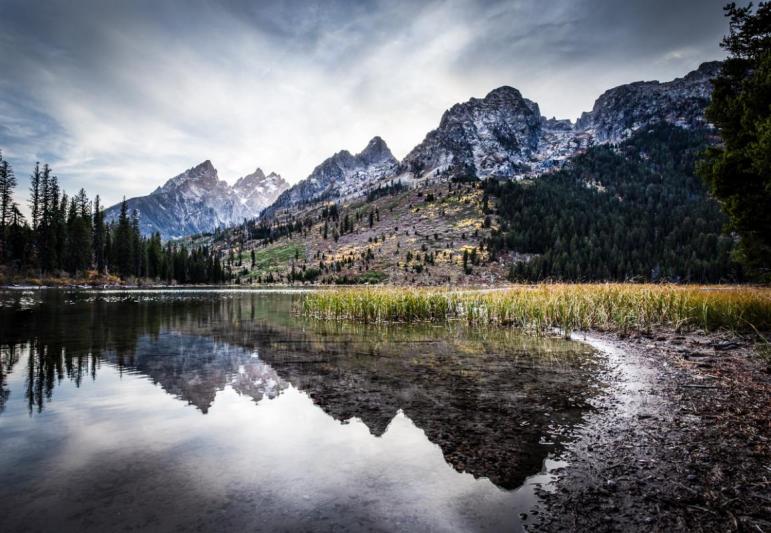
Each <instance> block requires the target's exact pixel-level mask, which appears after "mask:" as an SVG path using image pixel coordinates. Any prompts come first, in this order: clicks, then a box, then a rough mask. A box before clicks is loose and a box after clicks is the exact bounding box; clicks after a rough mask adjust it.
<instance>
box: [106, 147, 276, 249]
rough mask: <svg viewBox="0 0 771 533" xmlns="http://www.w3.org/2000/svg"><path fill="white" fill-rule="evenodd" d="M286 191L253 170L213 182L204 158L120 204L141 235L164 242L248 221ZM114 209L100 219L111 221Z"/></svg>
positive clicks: (214, 177) (210, 167)
mask: <svg viewBox="0 0 771 533" xmlns="http://www.w3.org/2000/svg"><path fill="white" fill-rule="evenodd" d="M287 187H288V184H287V182H286V181H285V180H284V179H283V178H282V177H281V176H280V175H278V174H276V173H275V172H271V173H269V174H268V175H267V176H266V175H265V174H264V172H263V171H262V169H260V168H257V169H256V170H255V172H253V173H252V174H247V175H246V176H242V177H241V178H239V179H238V180H236V182H235V183H234V184H233V186H231V185H229V184H228V183H227V182H226V181H224V180H221V179H219V175H218V173H217V169H216V168H215V167H214V165H213V164H212V162H211V161H210V160H209V159H206V160H205V161H203V162H201V163H199V164H198V165H195V166H193V167H191V168H189V169H187V170H186V171H184V172H182V173H180V174H178V175H176V176H174V177H173V178H170V179H169V180H167V181H166V183H164V184H163V185H161V186H159V187H157V188H156V189H155V190H154V191H153V192H151V193H150V194H148V195H145V196H138V197H133V198H129V199H127V200H126V203H127V206H128V209H129V212H131V211H133V210H136V211H137V212H138V214H139V226H140V231H141V232H142V234H144V235H149V234H152V233H156V232H157V233H160V234H161V237H162V238H163V239H164V240H169V239H175V238H180V237H184V236H187V235H192V234H196V233H207V232H212V231H214V230H216V229H217V228H223V227H229V226H233V225H235V224H239V223H242V222H243V221H244V220H248V219H250V218H254V217H255V216H257V215H258V214H259V212H260V210H262V209H263V208H264V207H266V206H267V205H269V204H270V203H272V202H273V201H274V200H275V198H276V197H277V196H278V195H279V194H280V193H281V192H282V191H283V190H284V189H286V188H287ZM119 214H120V204H116V205H113V206H111V207H109V208H108V209H106V210H105V220H106V221H107V222H111V221H114V220H116V219H117V218H118V216H119Z"/></svg>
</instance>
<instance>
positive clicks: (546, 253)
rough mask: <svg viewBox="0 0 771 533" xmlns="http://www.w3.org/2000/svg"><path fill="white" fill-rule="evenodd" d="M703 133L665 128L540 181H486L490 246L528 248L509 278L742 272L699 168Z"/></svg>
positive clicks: (729, 276) (697, 277)
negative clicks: (495, 219)
mask: <svg viewBox="0 0 771 533" xmlns="http://www.w3.org/2000/svg"><path fill="white" fill-rule="evenodd" d="M705 135H706V134H705V132H700V131H689V130H684V129H682V128H678V127H674V126H668V125H660V126H656V127H653V128H649V129H646V130H645V131H642V132H640V133H638V134H636V135H635V136H634V137H632V138H631V139H629V140H628V141H626V142H624V143H623V144H621V145H618V146H601V147H596V148H592V149H590V150H589V151H588V152H587V153H585V154H583V155H581V156H579V157H577V158H575V159H574V160H573V161H572V162H571V163H569V164H568V165H567V166H566V167H565V168H564V169H563V170H560V171H558V172H555V173H553V174H547V175H544V176H541V177H539V178H538V179H536V180H532V181H524V182H503V183H501V182H497V181H488V182H486V184H485V192H486V195H487V196H489V197H491V198H495V199H496V202H495V205H496V207H497V214H498V215H499V216H500V228H499V229H498V230H495V231H493V234H492V236H491V237H490V238H489V239H488V240H487V243H486V245H487V248H488V250H489V251H490V252H491V253H492V254H493V255H494V256H495V255H500V254H501V253H503V252H504V251H511V252H518V253H520V254H523V255H520V257H519V259H521V260H520V261H517V262H515V263H514V265H513V266H512V268H511V272H510V278H511V280H513V281H537V280H543V279H556V280H571V281H575V280H586V281H590V280H618V281H624V280H638V281H643V280H648V281H659V280H670V281H686V282H717V281H721V280H738V279H741V277H742V272H741V270H740V268H739V266H738V265H737V264H736V263H735V262H734V261H733V260H732V257H731V252H732V250H733V249H734V245H735V243H734V239H733V238H732V237H731V236H730V235H727V234H725V232H724V228H725V226H726V223H727V218H726V216H725V215H724V214H723V213H722V212H721V210H720V207H719V206H718V204H717V202H715V201H714V200H713V199H712V198H710V197H709V196H708V194H707V191H706V190H705V187H704V185H703V183H702V182H701V180H700V179H699V178H698V177H696V175H695V172H694V165H695V163H696V162H697V161H698V160H699V158H700V157H701V155H702V154H703V152H704V149H705V148H706V147H707V146H708V142H707V139H706V137H705ZM485 205H487V201H486V202H485Z"/></svg>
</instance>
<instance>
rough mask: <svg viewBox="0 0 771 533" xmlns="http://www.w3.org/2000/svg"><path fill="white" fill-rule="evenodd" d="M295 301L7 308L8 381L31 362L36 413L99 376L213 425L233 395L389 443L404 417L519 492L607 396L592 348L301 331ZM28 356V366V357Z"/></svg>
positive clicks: (464, 336) (407, 331) (345, 327)
mask: <svg viewBox="0 0 771 533" xmlns="http://www.w3.org/2000/svg"><path fill="white" fill-rule="evenodd" d="M299 297H300V296H298V295H296V294H270V293H256V292H192V291H190V292H185V291H178V292H166V293H161V292H123V293H121V292H107V291H105V292H65V291H41V292H40V293H39V294H35V295H32V296H30V295H27V294H23V293H12V294H6V295H4V297H3V298H4V300H3V302H4V305H3V306H2V308H0V319H1V323H2V326H0V327H2V329H1V330H0V346H1V348H0V390H1V391H2V392H1V393H0V410H2V408H3V405H4V403H5V401H6V400H7V398H8V394H9V391H8V388H7V387H6V385H5V379H6V376H7V375H8V374H9V373H10V372H11V371H12V369H13V368H14V366H15V365H17V364H19V362H20V361H22V360H24V359H26V362H27V365H28V366H27V386H26V395H27V401H28V404H29V409H30V413H32V414H34V413H37V412H41V411H42V410H43V409H44V408H45V405H46V404H47V403H48V402H52V401H55V388H56V385H57V383H60V382H61V381H62V380H65V379H66V380H71V381H73V382H74V383H75V384H76V385H80V383H81V382H82V381H83V380H84V379H97V376H98V373H99V368H100V367H101V365H104V364H109V365H111V366H112V367H115V368H117V369H118V370H119V371H120V372H122V373H123V372H129V373H136V374H141V375H144V376H147V378H148V379H149V380H151V381H152V382H153V383H154V384H156V385H158V386H160V387H161V388H162V389H163V390H164V391H165V392H166V393H168V394H170V395H173V396H174V397H176V398H179V399H180V400H183V401H185V402H188V403H189V404H191V405H194V406H195V407H196V408H197V409H199V410H200V411H201V413H203V414H206V413H207V412H208V411H209V409H210V408H211V406H212V404H213V402H214V401H215V396H216V394H217V392H218V391H222V390H223V389H225V388H226V387H229V388H232V389H233V390H234V391H236V392H238V393H239V394H242V395H244V396H248V397H250V398H252V399H254V401H255V402H260V401H262V400H263V399H266V398H268V399H269V398H275V397H277V396H278V395H279V394H281V391H282V390H285V389H286V387H287V386H289V385H290V384H291V386H293V387H295V388H297V389H299V390H301V391H303V392H305V393H307V394H308V395H309V396H310V397H311V398H312V399H313V401H314V403H316V404H317V405H319V406H320V407H321V408H322V409H324V411H326V412H327V413H328V414H329V415H330V416H332V417H334V418H335V419H337V420H340V421H347V420H350V419H352V418H357V419H360V420H362V421H363V422H364V423H365V424H366V425H367V427H368V428H369V430H370V433H371V434H372V435H374V436H381V435H382V434H383V433H384V432H385V431H386V428H387V427H388V425H389V423H390V422H391V421H392V419H393V418H394V416H396V414H397V413H398V412H399V411H402V412H403V413H404V414H405V415H406V416H407V417H408V418H410V419H411V420H412V421H413V422H414V423H415V424H416V425H417V426H418V427H419V428H421V429H422V430H423V431H424V432H425V434H426V436H427V437H428V439H429V440H430V441H432V442H434V443H435V444H438V445H439V446H440V447H441V449H442V452H443V454H444V456H445V460H446V461H447V462H448V463H450V464H451V465H453V467H454V468H455V469H456V470H458V471H459V472H470V473H472V474H473V475H474V476H476V477H487V478H489V479H490V480H492V481H493V482H494V483H495V484H497V485H498V486H500V487H502V488H507V489H512V488H515V487H518V486H520V485H521V484H522V482H523V481H524V480H525V478H526V477H527V476H530V475H533V474H535V473H537V472H538V471H539V470H540V469H541V466H542V464H543V461H544V458H545V457H547V455H548V454H550V453H553V452H554V451H555V450H557V449H559V447H560V446H561V445H562V443H563V442H564V440H565V438H566V437H567V436H568V435H569V432H570V428H571V427H572V426H573V425H574V424H575V423H577V422H578V421H579V420H580V418H581V416H582V415H583V413H585V412H586V411H587V409H589V407H588V400H589V399H590V398H591V397H592V396H593V395H594V394H596V392H597V389H598V387H600V386H601V385H600V384H599V383H597V382H596V381H595V380H594V378H593V377H592V376H593V375H596V370H597V367H598V365H601V364H603V361H602V360H601V359H599V358H598V357H596V356H594V355H593V354H592V353H591V351H590V350H589V349H588V348H587V347H586V346H584V345H582V344H578V343H572V342H567V341H564V340H561V339H544V338H532V337H527V336H523V335H519V334H517V333H516V332H513V331H506V330H485V329H477V330H469V329H465V328H463V327H460V326H447V327H431V326H426V325H422V326H421V325H417V326H415V325H413V326H406V325H402V326H392V327H376V326H371V325H370V326H365V325H356V324H349V323H335V322H318V321H312V320H304V319H300V318H299V317H296V316H294V315H293V314H292V313H291V309H292V306H293V304H294V303H295V302H296V301H297V299H298V298H299ZM23 353H28V357H26V358H24V357H22V354H23Z"/></svg>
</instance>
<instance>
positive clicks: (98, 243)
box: [93, 194, 107, 274]
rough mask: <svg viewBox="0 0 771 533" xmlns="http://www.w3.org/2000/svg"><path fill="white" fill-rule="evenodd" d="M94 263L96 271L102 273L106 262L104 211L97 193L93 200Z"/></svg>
mask: <svg viewBox="0 0 771 533" xmlns="http://www.w3.org/2000/svg"><path fill="white" fill-rule="evenodd" d="M93 235H94V236H93V248H94V263H95V264H96V271H97V272H99V273H100V274H104V272H105V270H106V268H107V264H106V261H105V237H106V228H105V226H104V212H103V211H102V206H101V205H100V200H99V195H98V194H97V195H96V199H95V200H94V233H93Z"/></svg>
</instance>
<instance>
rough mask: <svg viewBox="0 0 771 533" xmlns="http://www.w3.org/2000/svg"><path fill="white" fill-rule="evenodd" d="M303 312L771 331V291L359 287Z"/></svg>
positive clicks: (531, 325) (368, 318)
mask: <svg viewBox="0 0 771 533" xmlns="http://www.w3.org/2000/svg"><path fill="white" fill-rule="evenodd" d="M302 313H303V314H305V315H306V316H312V317H317V318H324V319H347V320H357V321H362V322H412V321H426V322H440V321H447V320H463V321H467V322H468V323H470V324H473V325H486V324H494V325H508V326H514V327H521V328H524V329H528V330H532V331H535V332H539V333H540V332H544V331H548V330H551V329H553V328H559V329H561V330H563V331H565V332H570V331H577V330H579V331H580V330H584V331H586V330H599V331H618V332H622V333H626V332H629V331H651V330H653V329H657V328H666V329H674V330H677V331H687V330H704V331H716V330H727V331H733V332H756V333H757V332H764V331H769V330H771V289H767V288H757V287H738V286H677V285H636V284H549V285H536V286H517V287H511V288H506V289H501V290H494V291H449V290H441V289H408V288H399V289H397V288H384V289H369V288H366V289H364V288H362V289H359V288H351V289H340V290H334V291H321V292H318V293H313V294H310V295H308V296H307V297H306V298H305V299H304V301H303V304H302Z"/></svg>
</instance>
